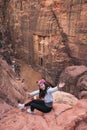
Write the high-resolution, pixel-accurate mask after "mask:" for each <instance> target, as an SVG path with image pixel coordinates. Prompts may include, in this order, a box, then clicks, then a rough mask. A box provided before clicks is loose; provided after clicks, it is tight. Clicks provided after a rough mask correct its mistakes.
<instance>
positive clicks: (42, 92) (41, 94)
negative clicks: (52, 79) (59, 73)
mask: <svg viewBox="0 0 87 130" xmlns="http://www.w3.org/2000/svg"><path fill="white" fill-rule="evenodd" d="M44 85H45V90H42V89H39V91H40V92H39V98H44V97H45V94H46V93H47V89H48V88H49V87H53V85H51V84H50V83H49V82H47V81H46V82H45V83H44Z"/></svg>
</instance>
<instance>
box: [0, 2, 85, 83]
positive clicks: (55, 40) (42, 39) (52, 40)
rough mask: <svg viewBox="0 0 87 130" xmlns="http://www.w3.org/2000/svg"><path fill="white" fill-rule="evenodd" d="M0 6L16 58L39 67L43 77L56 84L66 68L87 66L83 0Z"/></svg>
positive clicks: (3, 3) (18, 3)
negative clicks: (80, 65)
mask: <svg viewBox="0 0 87 130" xmlns="http://www.w3.org/2000/svg"><path fill="white" fill-rule="evenodd" d="M0 3H1V7H4V8H5V10H4V8H0V9H1V11H2V12H0V19H1V23H2V25H5V26H4V29H5V32H6V34H7V37H8V38H7V39H9V40H8V44H10V43H11V45H12V46H11V47H12V48H13V51H14V54H15V55H16V56H17V57H18V58H22V59H23V60H25V61H26V62H27V63H28V64H31V65H32V67H34V68H36V69H38V68H39V69H38V70H39V71H40V72H41V73H42V75H43V77H45V78H47V79H48V80H50V81H51V80H52V82H55V84H56V83H57V82H58V81H57V79H58V77H59V75H60V73H61V71H62V70H63V69H64V68H65V67H67V66H69V65H72V64H74V65H79V64H84V65H87V44H86V43H87V24H86V23H87V22H86V21H87V17H86V16H87V1H86V0H42V1H40V0H31V1H30V0H21V1H20V0H15V1H14V0H8V1H5V0H4V1H3V2H2V1H0ZM3 21H4V23H5V24H3ZM2 30H3V29H2ZM1 37H2V32H1ZM5 43H6V44H7V42H5Z"/></svg>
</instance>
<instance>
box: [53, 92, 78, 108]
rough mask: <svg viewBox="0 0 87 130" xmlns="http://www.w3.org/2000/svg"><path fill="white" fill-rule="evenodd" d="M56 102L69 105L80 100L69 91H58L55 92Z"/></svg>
mask: <svg viewBox="0 0 87 130" xmlns="http://www.w3.org/2000/svg"><path fill="white" fill-rule="evenodd" d="M53 99H54V102H57V103H62V104H68V105H71V106H73V105H75V104H76V103H77V102H78V99H77V98H76V97H75V96H74V95H72V94H69V93H66V92H62V91H57V92H54V93H53Z"/></svg>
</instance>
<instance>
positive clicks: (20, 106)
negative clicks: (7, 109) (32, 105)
mask: <svg viewBox="0 0 87 130" xmlns="http://www.w3.org/2000/svg"><path fill="white" fill-rule="evenodd" d="M18 107H19V108H21V109H24V110H25V109H26V107H25V106H24V104H21V103H19V104H18Z"/></svg>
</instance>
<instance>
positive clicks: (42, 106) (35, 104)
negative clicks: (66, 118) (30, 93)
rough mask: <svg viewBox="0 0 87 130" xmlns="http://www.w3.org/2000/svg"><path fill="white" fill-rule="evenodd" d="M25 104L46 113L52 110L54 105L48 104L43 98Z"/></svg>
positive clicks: (32, 109)
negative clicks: (49, 105)
mask: <svg viewBox="0 0 87 130" xmlns="http://www.w3.org/2000/svg"><path fill="white" fill-rule="evenodd" d="M25 106H30V108H31V111H34V109H37V110H39V111H41V112H44V113H47V112H50V111H51V109H52V107H48V106H46V105H45V103H44V101H43V100H32V101H31V102H28V103H26V104H25Z"/></svg>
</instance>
